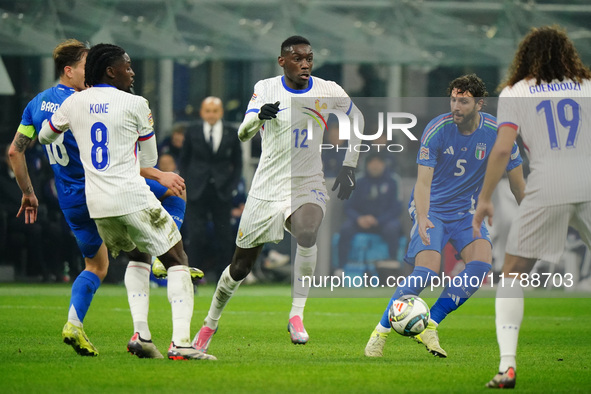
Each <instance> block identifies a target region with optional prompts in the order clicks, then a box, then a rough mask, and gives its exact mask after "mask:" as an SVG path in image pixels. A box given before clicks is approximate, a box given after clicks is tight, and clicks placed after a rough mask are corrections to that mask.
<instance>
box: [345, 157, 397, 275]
mask: <svg viewBox="0 0 591 394" xmlns="http://www.w3.org/2000/svg"><path fill="white" fill-rule="evenodd" d="M398 188H399V185H398V184H397V182H396V181H395V180H394V178H392V177H391V176H390V174H389V172H387V171H386V162H385V161H384V158H383V156H382V155H381V154H379V153H371V154H369V155H368V156H367V159H366V160H365V176H364V177H362V178H360V179H359V181H358V182H357V187H356V189H355V192H353V194H352V195H351V198H350V199H349V200H347V201H346V202H345V215H346V219H345V222H344V223H343V225H342V226H341V229H340V231H339V233H340V238H339V247H338V253H339V266H340V268H343V267H344V265H345V264H346V263H347V256H348V255H349V249H350V247H351V243H352V240H353V237H354V236H355V235H356V234H358V233H373V234H378V235H380V236H381V237H382V238H383V239H384V241H385V242H386V243H387V244H388V247H389V251H390V257H391V258H392V259H395V258H396V256H397V252H398V241H399V240H398V239H399V237H400V214H401V212H402V202H401V201H400V199H399V192H398Z"/></svg>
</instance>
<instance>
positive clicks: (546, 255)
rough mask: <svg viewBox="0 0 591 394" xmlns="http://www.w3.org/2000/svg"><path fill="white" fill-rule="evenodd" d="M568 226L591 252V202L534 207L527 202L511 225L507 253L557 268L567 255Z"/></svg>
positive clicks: (524, 202) (523, 203)
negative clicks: (565, 250)
mask: <svg viewBox="0 0 591 394" xmlns="http://www.w3.org/2000/svg"><path fill="white" fill-rule="evenodd" d="M568 226H572V227H573V228H574V229H575V230H577V231H578V232H579V235H580V236H581V239H582V240H583V242H585V244H586V245H587V246H588V247H590V248H591V201H587V202H580V203H572V204H561V205H551V206H545V207H544V206H533V205H532V204H529V203H528V201H527V198H525V199H524V200H523V202H522V203H521V206H519V210H518V215H517V217H516V218H515V219H514V220H513V223H512V224H511V230H510V231H509V238H508V240H507V250H506V252H507V253H509V254H512V255H514V256H520V257H525V258H533V259H540V260H544V261H548V262H550V263H554V264H557V263H558V262H559V261H560V257H561V256H562V253H563V252H564V247H565V245H566V236H567V232H568Z"/></svg>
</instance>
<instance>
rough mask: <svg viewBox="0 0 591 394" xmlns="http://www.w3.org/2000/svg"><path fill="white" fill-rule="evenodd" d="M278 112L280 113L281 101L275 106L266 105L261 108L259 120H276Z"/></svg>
mask: <svg viewBox="0 0 591 394" xmlns="http://www.w3.org/2000/svg"><path fill="white" fill-rule="evenodd" d="M277 112H279V101H277V102H276V103H275V104H265V105H263V106H262V107H261V111H260V112H259V119H260V120H269V119H273V118H276V117H277Z"/></svg>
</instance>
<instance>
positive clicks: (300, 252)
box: [289, 245, 318, 320]
mask: <svg viewBox="0 0 591 394" xmlns="http://www.w3.org/2000/svg"><path fill="white" fill-rule="evenodd" d="M317 259H318V248H317V247H316V245H314V246H311V247H309V248H305V247H303V246H300V245H298V246H297V249H296V254H295V260H294V263H293V283H292V285H293V302H292V304H291V311H290V312H289V318H290V319H291V318H292V317H294V316H299V317H300V318H301V319H302V320H304V308H305V306H306V300H307V299H308V293H309V292H310V287H309V286H305V287H304V286H303V281H302V280H301V278H302V277H303V276H309V277H311V276H312V275H314V270H315V269H316V260H317Z"/></svg>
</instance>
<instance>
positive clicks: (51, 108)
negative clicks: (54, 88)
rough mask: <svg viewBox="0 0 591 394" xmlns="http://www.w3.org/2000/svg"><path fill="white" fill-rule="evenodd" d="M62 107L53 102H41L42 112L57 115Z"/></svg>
mask: <svg viewBox="0 0 591 394" xmlns="http://www.w3.org/2000/svg"><path fill="white" fill-rule="evenodd" d="M59 107H60V105H59V104H58V103H52V102H51V101H42V102H41V111H47V112H51V113H55V111H57V109H58V108H59Z"/></svg>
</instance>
